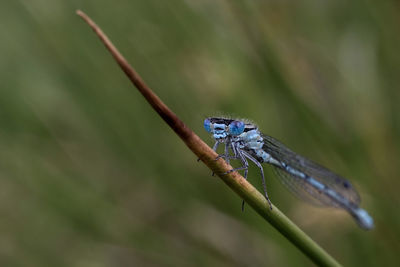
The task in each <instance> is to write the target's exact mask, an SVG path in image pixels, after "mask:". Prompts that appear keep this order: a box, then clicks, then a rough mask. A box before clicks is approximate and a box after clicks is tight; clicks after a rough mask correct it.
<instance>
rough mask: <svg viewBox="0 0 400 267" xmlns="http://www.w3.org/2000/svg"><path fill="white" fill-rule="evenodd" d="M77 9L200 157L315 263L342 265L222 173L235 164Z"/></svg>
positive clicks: (241, 180)
mask: <svg viewBox="0 0 400 267" xmlns="http://www.w3.org/2000/svg"><path fill="white" fill-rule="evenodd" d="M76 13H77V14H78V15H79V16H80V17H82V18H83V19H84V20H85V21H86V23H88V24H89V26H90V27H91V28H92V29H93V30H94V32H95V33H96V34H97V36H98V37H99V38H100V39H101V41H102V42H103V43H104V45H105V46H106V48H107V49H108V50H109V51H110V53H111V54H112V56H113V57H114V59H115V60H116V61H117V63H118V64H119V66H120V67H121V68H122V70H123V71H124V72H125V74H126V75H127V76H128V78H129V79H130V80H131V81H132V83H133V84H134V85H135V86H136V88H137V89H138V90H139V92H140V93H141V94H142V95H143V96H144V97H145V98H146V100H147V101H148V102H149V104H150V105H151V106H152V107H153V108H154V110H155V111H156V112H157V113H158V114H159V115H160V116H161V118H163V120H164V121H165V122H166V123H167V124H168V125H169V126H170V127H171V128H172V129H173V130H174V131H175V132H176V133H177V134H178V136H179V137H180V138H181V139H182V141H183V142H185V144H186V145H187V146H188V147H189V149H190V150H192V152H193V153H194V154H195V155H196V156H197V157H199V159H201V160H202V161H203V162H204V163H205V164H206V165H207V166H208V167H209V168H210V169H211V170H212V171H213V172H214V173H216V174H218V176H219V177H220V178H221V179H222V180H223V181H224V182H225V183H226V184H227V185H228V186H229V187H230V188H231V189H233V191H235V192H236V193H237V194H238V195H239V196H240V197H241V198H242V199H244V200H245V201H246V202H247V203H248V204H249V205H250V206H251V207H252V208H253V209H255V210H256V211H257V213H258V214H260V215H261V216H262V217H263V218H264V219H265V220H267V221H268V222H269V223H270V224H271V225H272V226H273V227H275V228H276V229H277V230H278V231H279V232H280V233H282V234H283V235H284V236H285V237H286V238H287V239H288V240H289V241H290V242H292V243H293V244H294V245H295V246H296V247H298V248H299V249H300V250H301V251H302V252H303V253H304V254H305V255H307V256H308V257H309V258H310V259H311V260H312V261H313V262H314V263H316V264H318V265H321V266H340V264H339V263H338V262H337V261H336V260H335V259H333V258H332V257H331V256H330V255H329V254H328V253H327V252H326V251H325V250H323V249H322V248H321V247H320V246H319V245H318V244H317V243H315V242H314V241H313V240H312V239H311V238H310V237H309V236H307V235H306V234H305V233H304V232H303V231H302V230H300V228H299V227H297V226H296V225H295V224H294V223H293V222H292V221H291V220H289V218H287V217H286V216H285V215H284V214H283V213H282V212H280V211H279V209H278V208H276V207H275V206H273V208H272V210H271V209H269V205H268V203H267V200H266V199H265V197H264V196H263V195H262V194H261V193H260V192H258V190H257V189H256V188H254V187H253V186H252V185H251V184H250V183H248V182H247V181H246V180H245V179H244V178H243V177H242V176H241V175H240V174H239V173H238V172H232V173H229V174H226V175H223V174H222V173H226V172H227V171H229V170H231V169H232V167H231V166H230V165H229V164H227V163H226V162H225V161H224V160H223V159H219V160H217V161H216V160H215V158H216V157H217V156H218V155H217V154H216V152H215V151H213V150H212V149H211V148H210V147H209V146H208V145H207V144H206V143H204V142H203V141H202V140H201V139H200V138H199V137H198V136H197V135H196V134H195V133H194V132H193V131H192V130H191V129H190V128H188V127H187V126H186V125H185V124H184V123H183V122H182V121H181V120H180V119H179V118H178V116H177V115H176V114H175V113H173V112H172V111H171V110H170V109H169V108H168V107H167V106H166V105H165V104H164V103H163V102H162V101H161V99H160V98H159V97H158V96H157V95H156V94H155V93H154V92H153V91H152V90H151V89H150V88H149V87H148V86H147V85H146V83H145V82H144V81H143V80H142V78H141V77H140V76H139V74H137V73H136V71H135V70H134V69H133V68H132V67H131V66H130V65H129V63H128V62H127V61H126V59H125V58H124V57H123V56H122V55H121V54H120V53H119V51H118V50H117V49H116V48H115V46H114V45H113V44H112V43H111V41H110V40H109V39H108V38H107V36H106V35H105V34H104V33H103V32H102V30H101V29H100V28H99V27H98V26H97V25H96V24H95V23H94V22H93V21H92V20H91V19H90V18H89V17H88V16H87V15H86V14H85V13H83V12H82V11H80V10H78V11H77V12H76Z"/></svg>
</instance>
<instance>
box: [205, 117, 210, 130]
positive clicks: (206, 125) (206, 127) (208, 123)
mask: <svg viewBox="0 0 400 267" xmlns="http://www.w3.org/2000/svg"><path fill="white" fill-rule="evenodd" d="M204 129H206V131H207V132H209V133H211V121H210V120H209V119H205V120H204Z"/></svg>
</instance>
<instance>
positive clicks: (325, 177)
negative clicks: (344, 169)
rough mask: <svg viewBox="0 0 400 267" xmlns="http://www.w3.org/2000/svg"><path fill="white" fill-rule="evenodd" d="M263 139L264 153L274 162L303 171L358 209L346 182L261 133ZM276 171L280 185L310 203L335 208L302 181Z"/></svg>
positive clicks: (351, 188)
mask: <svg viewBox="0 0 400 267" xmlns="http://www.w3.org/2000/svg"><path fill="white" fill-rule="evenodd" d="M262 137H263V139H264V146H263V150H264V151H265V152H267V153H268V154H270V155H271V157H273V158H274V159H275V160H277V161H279V162H283V163H285V164H286V165H287V166H290V167H291V168H293V169H295V170H296V171H299V172H302V173H304V174H306V175H307V176H309V177H311V178H313V179H315V180H316V181H318V182H319V183H322V184H324V185H326V186H328V187H329V188H330V189H332V190H334V191H335V192H337V193H339V194H340V195H341V196H342V197H344V198H345V199H347V200H348V201H349V202H350V203H351V204H353V205H356V206H359V204H360V196H359V195H358V193H357V191H356V190H355V189H354V187H353V186H352V184H351V183H350V182H349V181H347V180H346V179H344V178H342V177H341V176H339V175H337V174H335V173H333V172H332V171H330V170H328V169H326V168H325V167H322V166H321V165H319V164H317V163H315V162H312V161H311V160H309V159H306V158H304V157H302V156H300V155H298V154H297V153H295V152H293V151H292V150H290V149H289V148H287V147H286V146H285V145H283V144H282V143H281V142H279V141H278V140H276V139H274V138H272V137H271V136H268V135H264V134H263V135H262ZM276 168H277V170H276V172H277V174H278V175H279V177H280V178H281V181H282V183H283V184H284V185H285V186H287V187H288V189H289V190H290V191H292V192H293V193H294V194H295V195H297V196H299V197H300V198H302V199H305V200H307V201H308V202H311V203H313V204H317V205H325V206H337V203H335V202H334V201H333V200H332V199H330V198H329V197H328V196H326V195H325V194H323V192H321V191H320V190H318V189H316V188H315V187H313V186H312V185H311V184H309V183H308V182H306V181H305V179H304V178H301V177H298V176H296V175H293V174H291V173H289V172H287V171H286V170H284V169H280V168H278V167H276ZM308 195H311V196H312V197H313V198H315V199H312V198H310V197H309V196H308Z"/></svg>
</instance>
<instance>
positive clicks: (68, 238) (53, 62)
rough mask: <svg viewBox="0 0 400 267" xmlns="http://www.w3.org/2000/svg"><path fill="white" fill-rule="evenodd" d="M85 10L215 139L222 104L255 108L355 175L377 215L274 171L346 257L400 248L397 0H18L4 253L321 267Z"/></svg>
mask: <svg viewBox="0 0 400 267" xmlns="http://www.w3.org/2000/svg"><path fill="white" fill-rule="evenodd" d="M78 8H79V9H82V10H83V11H85V12H86V13H87V14H88V15H89V16H91V17H92V18H93V19H94V20H95V21H96V22H97V23H98V24H99V25H100V26H101V27H102V29H103V30H104V31H105V32H106V34H108V36H109V37H110V38H111V39H112V41H113V42H114V44H116V45H117V47H118V48H119V49H120V51H121V52H122V53H123V54H124V55H125V56H126V58H127V59H128V60H129V61H130V62H131V64H132V65H133V66H134V67H135V69H136V70H137V71H138V72H139V73H140V74H141V75H142V77H143V78H144V79H145V81H146V82H147V83H148V84H149V85H150V86H151V87H152V88H153V89H154V91H155V92H156V93H157V94H158V95H159V96H160V97H161V98H162V99H163V100H164V101H165V103H166V104H167V105H169V106H170V107H171V108H172V109H173V111H175V112H176V113H177V114H178V116H180V117H181V118H182V119H183V120H184V121H185V123H186V124H187V125H189V127H191V128H192V129H193V130H194V131H195V132H196V133H197V134H199V135H200V137H202V138H204V140H206V141H207V142H208V143H209V144H210V145H211V144H213V141H212V140H211V138H210V136H209V135H208V134H207V133H206V132H205V131H204V130H203V128H202V124H203V119H204V118H205V117H206V116H210V115H218V114H230V115H233V116H238V117H245V118H249V119H252V120H254V121H255V122H256V123H258V125H259V126H260V128H261V129H262V130H263V132H265V133H266V134H269V135H271V136H274V137H276V138H277V139H279V140H281V141H282V142H284V143H285V144H287V145H288V146H289V147H290V148H292V149H293V150H294V151H297V152H299V153H300V154H303V155H305V156H307V157H309V158H311V159H313V160H314V161H317V162H319V163H321V164H323V165H325V166H327V167H329V168H330V169H333V170H335V172H337V173H339V174H341V175H343V176H344V177H347V178H349V180H351V181H352V183H353V184H354V185H355V186H356V188H357V189H358V191H359V192H360V194H361V197H362V200H363V202H362V207H363V208H365V209H367V210H368V211H369V212H370V213H371V215H372V216H373V217H374V219H375V223H376V228H375V229H374V230H372V231H369V232H366V231H363V230H361V229H359V228H358V227H357V225H356V224H355V223H354V221H353V220H352V218H351V217H350V216H349V215H348V214H347V213H345V212H343V211H340V210H332V209H319V208H316V207H312V206H310V205H308V204H306V203H303V202H301V201H299V200H297V199H296V198H295V197H293V196H292V195H291V194H290V193H289V192H288V191H286V190H285V189H284V188H283V186H281V185H280V183H279V182H278V181H277V179H276V178H275V177H273V176H272V175H270V173H269V172H268V177H267V185H268V189H269V195H270V197H271V199H272V202H273V203H274V204H275V205H276V206H278V207H279V208H280V209H281V210H282V211H283V212H285V213H286V214H287V216H289V217H290V218H291V219H292V220H293V221H294V222H295V223H296V224H298V225H299V226H300V227H301V228H302V229H303V230H304V231H305V232H306V233H308V234H309V235H310V236H311V237H312V238H313V239H314V240H316V241H317V242H318V243H319V244H321V245H322V246H323V247H324V248H325V249H326V250H327V251H328V252H329V253H331V254H332V255H333V256H334V257H335V258H336V259H337V260H338V261H339V262H341V263H343V264H345V265H347V266H390V265H396V264H398V261H399V252H400V242H399V240H400V212H399V209H398V204H399V201H400V193H399V190H400V179H399V178H400V177H399V173H400V170H399V169H400V162H399V156H400V155H399V154H400V153H399V142H400V135H399V131H400V124H399V123H400V116H399V113H400V102H399V96H400V91H399V90H400V88H399V84H400V75H399V70H400V53H399V48H400V30H399V29H400V28H399V23H400V21H399V14H400V5H399V3H398V2H397V1H381V2H380V1H361V0H355V1H351V2H348V1H228V0H225V1H211V0H185V1H183V0H181V1H179V0H168V1H156V0H147V1H138V0H136V1H133V0H130V1H128V0H121V1H104V0H97V1H89V0H88V1H77V0H75V1H74V0H55V1H46V0H32V1H22V0H19V1H3V2H2V4H0V33H1V42H0V51H1V52H0V68H1V71H0V123H1V124H0V265H1V266H312V263H311V261H310V260H309V259H307V258H306V257H305V256H304V255H303V254H301V253H300V252H299V251H298V250H297V249H296V248H295V247H294V246H293V245H292V244H291V243H290V242H288V241H287V240H286V239H285V238H284V237H283V236H281V235H280V234H279V233H277V231H276V230H274V229H273V228H272V227H271V226H270V225H269V224H267V223H265V222H264V220H262V219H261V218H260V217H259V216H258V215H257V214H256V213H255V212H254V211H253V210H251V208H249V207H247V209H246V210H245V212H241V209H240V203H241V200H240V198H239V197H238V196H237V195H235V194H234V193H233V192H232V191H231V190H230V189H229V188H228V187H226V186H225V185H224V184H223V183H222V182H221V181H220V179H218V178H215V177H212V176H211V172H210V170H209V169H207V168H206V167H205V166H204V164H202V163H201V162H200V163H198V162H197V161H196V157H195V156H194V155H193V154H192V153H191V152H190V151H189V150H188V149H187V148H186V147H185V145H184V144H183V143H182V142H181V141H180V139H179V138H178V137H177V136H176V135H175V134H174V133H173V132H172V131H171V130H170V129H169V128H168V127H167V126H166V124H165V123H164V122H163V121H162V120H161V119H160V118H159V117H158V115H156V114H155V112H153V110H152V109H151V108H150V107H149V105H148V104H147V103H146V102H145V101H144V99H143V97H142V96H141V95H140V94H139V93H138V92H137V91H136V89H135V88H133V86H132V85H131V83H130V82H129V80H128V79H127V78H126V77H125V75H124V74H123V72H122V71H121V70H120V69H119V68H118V67H117V65H116V63H115V62H114V61H113V59H112V58H111V56H110V55H109V53H108V52H107V51H106V50H105V48H104V47H103V45H102V44H101V43H100V42H99V40H98V39H97V37H96V36H95V35H94V34H93V32H92V31H91V30H90V29H89V28H88V26H87V25H86V24H85V23H84V22H83V21H82V20H81V19H80V18H79V17H78V16H76V15H75V10H76V9H78ZM249 180H250V182H251V183H253V184H254V185H255V186H256V187H257V188H259V189H261V181H260V179H259V174H258V171H257V169H256V168H255V167H254V166H252V167H251V170H250V175H249Z"/></svg>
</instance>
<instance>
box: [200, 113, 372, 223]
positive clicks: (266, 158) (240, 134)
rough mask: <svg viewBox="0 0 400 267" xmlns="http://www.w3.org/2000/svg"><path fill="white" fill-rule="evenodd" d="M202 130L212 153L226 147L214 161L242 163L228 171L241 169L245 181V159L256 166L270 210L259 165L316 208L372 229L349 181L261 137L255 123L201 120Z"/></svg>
mask: <svg viewBox="0 0 400 267" xmlns="http://www.w3.org/2000/svg"><path fill="white" fill-rule="evenodd" d="M204 128H205V129H206V131H207V132H209V133H211V134H212V137H213V138H214V139H215V141H216V142H215V144H214V146H213V149H214V151H217V148H218V146H219V145H220V144H221V143H223V144H225V150H224V154H220V155H219V156H218V157H217V159H219V158H223V159H225V160H226V161H227V162H228V163H229V162H230V160H231V159H238V160H240V162H241V163H242V166H241V167H238V168H235V169H232V170H231V171H229V172H232V171H238V170H244V178H245V179H247V174H248V167H249V163H248V160H250V161H252V162H253V163H254V164H255V165H257V167H258V168H259V169H260V172H261V178H262V183H263V188H264V194H265V198H266V199H267V201H268V203H269V205H270V208H271V209H272V204H271V201H270V199H269V197H268V193H267V187H266V183H265V178H264V170H263V166H262V163H268V164H270V165H272V166H273V169H274V171H275V172H276V174H277V176H278V177H279V178H280V181H281V182H282V183H283V184H284V185H285V186H286V187H287V188H288V189H289V190H290V191H291V192H292V193H294V194H295V195H296V196H298V197H299V198H301V199H303V200H305V201H308V202H310V203H312V204H316V205H319V206H328V207H335V208H341V209H344V210H346V211H347V212H349V213H350V215H351V216H352V217H353V218H354V219H355V221H356V222H357V223H358V225H359V226H360V227H361V228H363V229H372V228H373V227H374V221H373V219H372V217H371V216H370V215H369V214H368V212H367V211H365V210H364V209H361V208H360V207H359V206H360V196H359V194H358V193H357V191H356V189H355V188H354V187H353V185H352V184H351V183H350V182H349V181H347V180H346V179H344V178H342V177H341V176H339V175H337V174H335V173H333V172H331V171H330V170H328V169H326V168H325V167H322V166H320V165H318V164H317V163H314V162H312V161H311V160H309V159H307V158H305V157H303V156H300V155H299V154H297V153H295V152H293V151H292V150H290V149H289V148H287V147H286V146H285V145H283V144H282V143H281V142H279V141H278V140H276V139H274V138H273V137H271V136H268V135H265V134H262V133H261V132H260V131H259V130H258V127H257V126H256V125H255V124H253V123H250V122H247V121H245V120H240V119H228V118H222V117H210V118H206V119H205V120H204ZM230 150H232V152H233V155H231V154H230V153H229V152H230Z"/></svg>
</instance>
